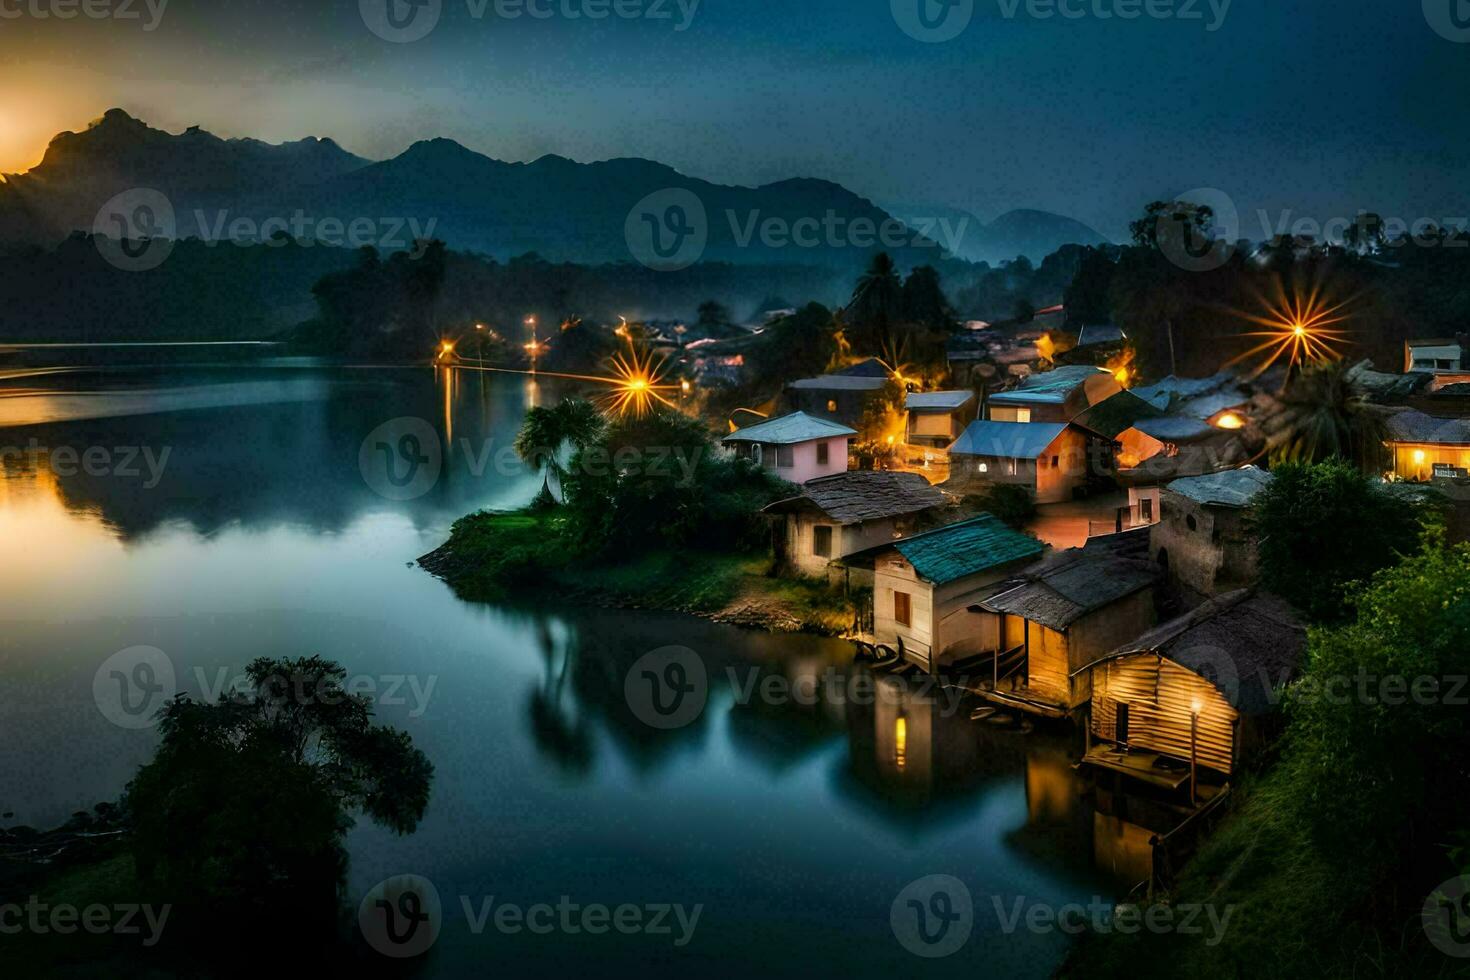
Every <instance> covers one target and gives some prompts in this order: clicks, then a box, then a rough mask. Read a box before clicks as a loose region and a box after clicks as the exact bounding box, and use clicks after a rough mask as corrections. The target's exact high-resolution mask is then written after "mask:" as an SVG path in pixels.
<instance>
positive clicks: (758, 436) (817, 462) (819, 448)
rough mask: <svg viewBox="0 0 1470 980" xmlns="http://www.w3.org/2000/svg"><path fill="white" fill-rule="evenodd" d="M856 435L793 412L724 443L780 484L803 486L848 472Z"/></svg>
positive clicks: (737, 432)
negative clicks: (787, 483) (779, 480)
mask: <svg viewBox="0 0 1470 980" xmlns="http://www.w3.org/2000/svg"><path fill="white" fill-rule="evenodd" d="M856 436H857V431H856V430H854V429H850V428H848V427H847V426H845V425H839V424H838V423H836V422H831V421H828V420H827V419H822V418H816V417H814V416H811V415H807V414H805V413H803V412H793V413H792V414H790V415H783V416H781V417H780V418H778V419H768V420H766V421H764V422H758V423H756V424H755V425H752V426H749V427H747V428H744V429H736V430H735V431H734V432H732V433H730V434H729V435H728V436H726V437H725V438H724V439H723V440H722V441H723V443H724V444H725V445H726V446H728V447H730V448H732V449H734V450H735V453H736V454H737V455H739V456H741V457H742V458H744V459H749V460H751V461H753V462H756V463H759V464H760V465H761V466H764V467H766V468H767V469H770V470H772V471H773V472H774V473H775V474H776V475H777V476H779V477H781V479H783V480H789V481H790V482H792V483H806V482H807V481H808V480H819V479H821V478H822V477H824V476H833V475H835V474H838V473H846V472H847V449H848V444H849V443H850V442H851V441H852V440H853V438H854V437H856Z"/></svg>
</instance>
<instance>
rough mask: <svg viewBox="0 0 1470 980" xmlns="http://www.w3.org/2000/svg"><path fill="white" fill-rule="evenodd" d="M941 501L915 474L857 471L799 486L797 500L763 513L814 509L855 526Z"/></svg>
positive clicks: (940, 494)
mask: <svg viewBox="0 0 1470 980" xmlns="http://www.w3.org/2000/svg"><path fill="white" fill-rule="evenodd" d="M944 502H945V496H944V493H943V491H941V490H939V489H938V488H937V487H935V486H934V485H933V484H931V483H930V482H929V481H928V480H926V479H924V477H923V476H922V475H920V474H918V473H885V472H882V471H874V470H856V471H854V472H851V473H839V474H837V475H836V476H827V477H823V478H822V479H820V480H812V481H811V482H809V483H807V484H806V485H805V486H803V487H802V494H801V496H800V497H792V498H790V499H788V500H778V501H776V503H774V504H771V505H770V506H769V507H767V508H766V511H767V513H772V514H782V513H788V512H790V511H794V510H800V509H801V508H803V507H816V508H817V509H818V510H820V511H821V512H822V513H824V514H826V515H827V516H828V517H830V518H831V519H832V520H834V521H837V522H838V523H840V524H856V523H858V522H859V521H876V520H882V519H884V518H887V517H901V516H903V515H905V514H916V513H918V512H919V511H923V510H928V509H930V508H931V507H939V506H942V505H943V504H944Z"/></svg>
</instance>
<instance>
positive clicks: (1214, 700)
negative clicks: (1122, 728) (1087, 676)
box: [1090, 653, 1239, 775]
mask: <svg viewBox="0 0 1470 980" xmlns="http://www.w3.org/2000/svg"><path fill="white" fill-rule="evenodd" d="M1090 673H1091V674H1092V720H1091V722H1090V725H1091V728H1092V734H1093V736H1094V737H1096V738H1100V739H1105V740H1107V741H1116V740H1117V704H1118V702H1125V703H1127V704H1128V744H1129V745H1130V746H1132V747H1133V748H1138V749H1144V750H1146V751H1150V752H1159V753H1162V754H1164V755H1169V756H1173V757H1174V758H1176V759H1182V760H1186V761H1187V760H1188V759H1189V726H1190V709H1191V706H1192V705H1193V704H1194V703H1195V702H1198V703H1199V704H1200V706H1201V710H1200V716H1199V738H1198V745H1197V759H1198V761H1199V764H1200V765H1202V766H1208V767H1209V768H1211V769H1215V770H1217V771H1219V772H1222V773H1225V774H1226V775H1229V774H1230V773H1232V772H1233V771H1234V769H1235V727H1236V720H1237V718H1238V717H1239V715H1238V712H1236V710H1235V709H1234V708H1233V707H1231V706H1230V703H1229V702H1228V701H1226V700H1225V698H1224V696H1223V695H1222V694H1221V693H1220V691H1219V690H1218V689H1217V688H1216V687H1215V686H1214V685H1213V684H1211V683H1210V682H1209V681H1207V680H1205V679H1204V678H1203V677H1201V676H1200V675H1198V674H1196V673H1195V672H1194V671H1192V670H1188V669H1186V668H1184V667H1181V666H1180V665H1178V664H1176V663H1174V662H1173V661H1172V660H1168V659H1165V658H1163V657H1160V656H1159V655H1158V654H1153V653H1140V654H1136V655H1133V656H1129V657H1120V658H1118V659H1116V660H1110V661H1108V662H1107V663H1105V664H1100V665H1099V666H1098V667H1096V668H1095V669H1094V670H1092V671H1091V672H1090Z"/></svg>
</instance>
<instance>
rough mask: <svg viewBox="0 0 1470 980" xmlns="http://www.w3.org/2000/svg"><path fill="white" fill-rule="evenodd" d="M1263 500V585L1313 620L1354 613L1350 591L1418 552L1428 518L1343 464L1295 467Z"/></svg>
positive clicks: (1284, 469) (1256, 511)
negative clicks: (1350, 609)
mask: <svg viewBox="0 0 1470 980" xmlns="http://www.w3.org/2000/svg"><path fill="white" fill-rule="evenodd" d="M1272 473H1273V476H1274V478H1273V479H1272V481H1271V483H1270V484H1269V485H1268V486H1267V487H1266V488H1265V489H1264V490H1263V491H1262V492H1261V493H1260V495H1259V496H1258V497H1257V498H1256V500H1255V503H1254V506H1253V507H1252V509H1251V515H1250V520H1251V525H1252V529H1253V532H1254V533H1255V534H1256V536H1257V538H1258V542H1259V543H1258V549H1259V554H1260V566H1261V583H1262V585H1264V586H1265V587H1266V588H1267V589H1268V590H1270V591H1272V592H1275V593H1276V594H1277V595H1280V596H1282V597H1283V598H1285V599H1287V600H1288V601H1290V602H1291V603H1292V604H1294V605H1295V606H1297V607H1298V608H1299V609H1301V610H1302V611H1303V612H1305V613H1306V614H1307V615H1308V616H1309V617H1310V618H1311V619H1312V620H1314V621H1317V622H1331V621H1335V620H1338V619H1341V618H1343V617H1344V616H1345V615H1347V613H1348V609H1347V607H1346V605H1345V598H1346V594H1347V593H1346V590H1347V587H1348V586H1349V584H1351V583H1353V582H1362V581H1366V580H1367V579H1368V578H1369V577H1370V576H1372V575H1373V573H1374V572H1377V571H1378V570H1379V569H1382V568H1386V567H1388V566H1389V565H1392V564H1393V563H1394V562H1395V561H1397V560H1398V557H1399V556H1400V555H1401V554H1403V553H1405V552H1409V551H1413V550H1415V548H1416V547H1417V546H1418V543H1419V530H1420V523H1421V520H1422V519H1423V517H1424V516H1425V515H1423V514H1421V512H1420V511H1419V509H1418V508H1416V507H1415V506H1414V505H1413V504H1412V503H1410V502H1409V501H1407V500H1406V499H1405V498H1404V497H1403V496H1401V495H1399V494H1396V493H1394V492H1392V491H1390V490H1388V489H1386V488H1385V486H1384V485H1383V484H1381V483H1377V482H1376V481H1374V480H1372V479H1371V478H1369V477H1367V476H1365V475H1363V474H1362V473H1360V472H1359V471H1358V470H1357V469H1356V468H1355V467H1353V466H1352V465H1350V464H1348V463H1345V462H1343V461H1342V460H1340V459H1334V460H1329V461H1328V462H1325V463H1320V464H1308V463H1289V464H1286V465H1282V466H1278V467H1276V469H1274V470H1273V471H1272Z"/></svg>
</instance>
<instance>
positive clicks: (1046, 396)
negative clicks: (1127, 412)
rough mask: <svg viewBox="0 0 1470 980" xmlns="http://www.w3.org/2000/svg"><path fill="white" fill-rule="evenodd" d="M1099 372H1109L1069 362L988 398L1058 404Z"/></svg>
mask: <svg viewBox="0 0 1470 980" xmlns="http://www.w3.org/2000/svg"><path fill="white" fill-rule="evenodd" d="M1099 374H1103V375H1109V374H1110V372H1109V371H1107V370H1106V369H1105V368H1100V367H1093V366H1092V365H1089V364H1070V365H1068V366H1066V367H1059V368H1057V369H1056V370H1054V371H1044V372H1042V373H1041V374H1033V375H1031V376H1030V377H1028V378H1026V379H1025V380H1023V381H1022V382H1021V386H1020V387H1019V388H1017V389H1015V390H1014V391H1002V392H1000V393H998V394H995V395H991V396H990V400H991V401H993V402H1001V403H1002V404H1005V403H1009V402H1025V403H1034V402H1048V403H1051V402H1055V403H1057V404H1060V403H1062V402H1064V401H1066V400H1067V396H1068V395H1070V394H1071V393H1072V392H1074V391H1076V390H1077V388H1079V387H1080V386H1082V385H1084V384H1086V383H1087V379H1088V378H1091V377H1094V376H1096V375H1099Z"/></svg>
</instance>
